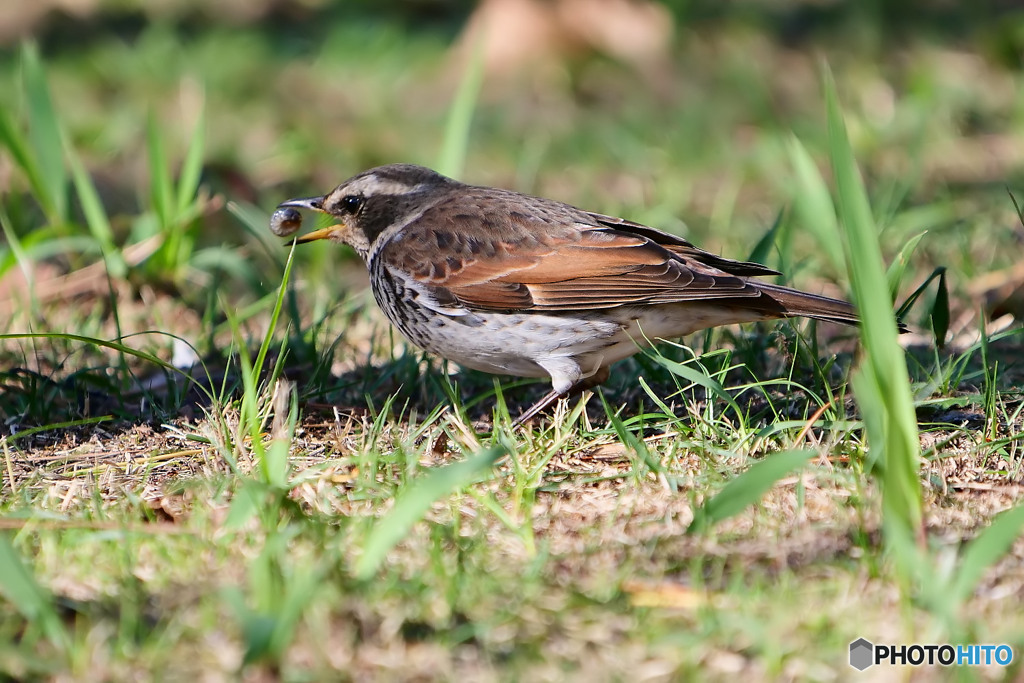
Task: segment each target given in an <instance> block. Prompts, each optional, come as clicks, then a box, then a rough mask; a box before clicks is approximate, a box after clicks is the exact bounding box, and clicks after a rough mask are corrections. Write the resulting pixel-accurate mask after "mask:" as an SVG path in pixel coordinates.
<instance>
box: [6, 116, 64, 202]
mask: <svg viewBox="0 0 1024 683" xmlns="http://www.w3.org/2000/svg"><path fill="white" fill-rule="evenodd" d="M0 145H3V146H4V147H5V148H6V149H7V151H8V152H10V154H11V158H12V159H13V160H14V163H15V165H16V166H17V167H18V168H20V169H21V172H22V173H24V174H25V178H26V179H27V180H28V184H29V187H30V188H32V193H33V195H34V196H35V199H36V201H38V202H39V205H40V206H41V207H42V208H43V213H45V214H46V215H47V217H48V218H49V219H50V221H51V222H55V221H59V220H60V217H59V216H58V213H57V207H56V206H54V203H53V198H52V197H50V195H49V187H48V185H47V184H46V181H45V180H44V179H43V174H42V171H40V170H39V165H38V164H37V163H36V155H35V154H33V153H32V150H30V149H29V146H28V142H27V141H26V139H25V137H24V136H23V135H22V133H21V131H20V130H18V126H17V125H16V124H15V122H14V119H12V118H11V116H10V114H9V113H8V110H7V109H5V108H3V107H0Z"/></svg>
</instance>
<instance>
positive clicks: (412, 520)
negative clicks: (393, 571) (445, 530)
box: [355, 446, 507, 579]
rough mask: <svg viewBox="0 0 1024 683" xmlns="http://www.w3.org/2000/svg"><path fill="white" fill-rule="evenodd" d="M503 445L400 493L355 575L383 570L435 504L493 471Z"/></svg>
mask: <svg viewBox="0 0 1024 683" xmlns="http://www.w3.org/2000/svg"><path fill="white" fill-rule="evenodd" d="M506 452H507V451H506V449H505V448H504V447H502V446H494V447H492V448H488V449H486V450H483V451H480V452H479V453H477V454H476V455H473V456H471V457H469V458H466V459H465V460H460V461H459V462H455V463H452V464H451V465H445V466H444V467H440V468H438V469H436V470H433V471H432V472H430V473H429V474H427V475H426V476H425V477H423V478H422V479H420V480H419V481H416V482H413V483H412V484H411V485H410V486H409V488H407V489H406V490H405V491H403V492H402V493H400V494H399V496H398V499H397V500H396V501H395V507H394V508H393V509H392V510H391V512H389V513H388V514H387V516H386V517H384V519H382V520H381V521H380V522H378V523H377V526H376V527H374V529H373V531H372V532H371V533H370V536H369V538H368V539H367V540H366V546H365V547H364V548H363V554H362V556H361V557H360V558H359V561H358V562H357V563H356V569H355V573H356V576H357V577H358V578H360V579H368V578H370V577H371V576H373V575H374V574H375V573H376V572H377V570H378V569H379V568H380V565H381V563H382V562H384V557H385V556H386V555H387V554H388V551H390V550H391V549H392V548H394V547H395V545H397V544H398V542H399V541H401V540H402V539H403V538H405V536H406V534H408V533H409V531H410V530H411V529H412V527H413V525H415V524H416V522H418V521H420V520H421V519H422V518H423V515H425V514H426V512H427V510H429V509H430V506H431V505H432V504H433V503H434V501H436V500H438V499H439V498H441V496H444V495H447V494H449V493H451V492H452V491H454V490H455V489H458V488H461V487H463V486H466V485H467V484H470V483H472V482H474V481H476V479H477V478H478V477H479V476H481V475H482V474H483V473H484V472H486V471H487V470H489V469H491V468H492V467H493V466H494V464H495V463H496V462H498V460H500V459H501V458H502V457H503V456H504V455H505V453H506Z"/></svg>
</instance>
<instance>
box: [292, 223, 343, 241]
mask: <svg viewBox="0 0 1024 683" xmlns="http://www.w3.org/2000/svg"><path fill="white" fill-rule="evenodd" d="M343 227H345V226H343V225H341V224H340V223H335V224H334V225H328V226H327V227H326V228H320V229H319V230H314V231H313V232H307V233H306V234H305V235H301V236H299V237H296V238H295V243H296V244H305V243H306V242H316V241H317V240H328V239H330V238H332V237H334V235H335V233H337V232H338V230H340V229H342V228H343Z"/></svg>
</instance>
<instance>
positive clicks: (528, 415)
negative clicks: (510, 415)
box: [512, 365, 611, 428]
mask: <svg viewBox="0 0 1024 683" xmlns="http://www.w3.org/2000/svg"><path fill="white" fill-rule="evenodd" d="M610 374H611V370H610V367H609V366H607V365H606V366H604V367H602V368H599V369H598V371H597V372H595V373H594V374H593V375H591V376H590V377H585V378H583V379H581V380H580V381H579V382H576V384H573V385H572V386H571V387H569V389H568V390H567V391H564V392H558V391H556V390H554V389H552V390H551V391H549V392H548V393H546V394H544V397H543V398H542V399H541V400H539V401H537V402H536V403H534V404H533V405H532V406H530V407H529V408H527V409H526V410H525V411H524V412H523V414H522V415H520V416H519V417H517V418H516V421H515V422H513V423H512V427H513V428H519V427H522V426H523V425H524V424H526V423H527V422H529V421H530V420H531V419H533V418H534V417H535V416H536V415H537V413H539V412H540V411H542V410H545V409H546V408H548V407H549V406H550V405H551V404H552V403H554V402H555V401H557V400H558V399H560V398H568V397H569V396H574V395H576V394H580V393H583V392H584V391H586V390H587V389H593V388H594V387H596V386H598V385H599V384H604V383H605V382H606V381H607V380H608V376H609V375H610Z"/></svg>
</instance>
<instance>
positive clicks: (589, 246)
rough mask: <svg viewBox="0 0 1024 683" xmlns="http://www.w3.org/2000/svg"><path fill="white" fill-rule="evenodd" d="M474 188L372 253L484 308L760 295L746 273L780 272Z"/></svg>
mask: <svg viewBox="0 0 1024 683" xmlns="http://www.w3.org/2000/svg"><path fill="white" fill-rule="evenodd" d="M472 190H473V192H466V193H463V194H461V195H460V196H459V197H458V199H457V200H456V201H446V202H441V203H439V204H437V205H435V206H434V207H432V208H431V209H429V210H428V211H427V212H425V213H424V214H423V215H422V216H421V217H420V218H419V219H418V220H416V221H414V222H413V223H411V224H409V225H407V226H405V227H404V228H403V229H402V230H401V231H400V232H398V233H397V234H396V235H394V236H392V237H391V239H389V241H388V243H387V244H386V245H385V246H384V247H383V248H382V249H381V251H380V252H379V253H378V254H377V256H376V258H382V259H384V263H385V264H386V265H388V266H390V267H392V268H395V269H397V270H398V271H399V272H405V273H411V274H412V276H413V278H414V279H415V280H416V281H417V282H418V283H419V284H420V285H421V286H424V287H427V288H429V289H430V290H431V291H433V292H434V293H435V295H436V298H437V300H438V301H439V302H442V303H445V304H448V305H453V306H463V307H466V308H470V309H486V310H537V311H541V310H546V311H565V310H589V309H601V308H610V307H616V306H623V305H630V304H660V303H672V302H681V301H693V300H698V299H699V300H706V299H753V298H757V297H760V296H761V292H760V290H759V289H758V288H757V286H756V284H753V283H750V282H747V281H746V280H745V277H746V276H749V275H768V274H773V273H775V271H773V270H770V269H768V268H765V267H764V266H761V265H758V264H751V263H742V262H738V261H730V260H729V259H724V258H721V257H719V256H715V255H713V254H709V253H707V252H705V251H702V250H700V249H698V248H697V247H695V246H693V245H692V244H690V243H689V242H687V241H686V240H683V239H681V238H679V237H675V236H673V235H669V234H667V233H663V232H661V231H658V230H655V229H653V228H649V227H647V226H644V225H640V224H637V223H630V222H628V221H624V220H622V219H618V218H614V217H610V216H601V215H598V214H590V213H586V212H583V211H580V210H578V209H575V208H573V207H570V206H567V205H563V204H557V203H554V202H550V201H546V200H540V199H536V198H533V197H527V196H525V195H518V194H514V193H507V192H503V191H498V190H490V189H487V188H472ZM750 306H751V307H752V308H759V307H760V306H758V305H757V304H755V303H754V302H751V303H750ZM769 308H771V306H769Z"/></svg>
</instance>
